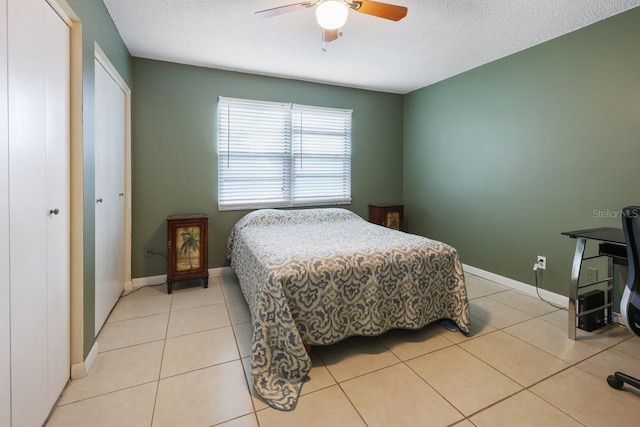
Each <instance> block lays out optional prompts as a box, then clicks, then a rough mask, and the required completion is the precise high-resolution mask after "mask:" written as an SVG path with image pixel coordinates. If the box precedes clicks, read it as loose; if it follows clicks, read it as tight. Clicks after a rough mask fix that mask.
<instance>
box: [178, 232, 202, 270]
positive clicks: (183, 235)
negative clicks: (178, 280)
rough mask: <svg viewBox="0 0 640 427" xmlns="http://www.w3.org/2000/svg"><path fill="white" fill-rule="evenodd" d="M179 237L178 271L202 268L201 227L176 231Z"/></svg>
mask: <svg viewBox="0 0 640 427" xmlns="http://www.w3.org/2000/svg"><path fill="white" fill-rule="evenodd" d="M176 233H177V234H178V235H179V236H180V237H179V240H178V241H179V242H180V244H179V246H178V260H177V261H178V262H177V264H178V266H177V267H178V271H185V270H193V269H198V268H200V257H199V256H198V254H199V252H200V227H181V228H178V229H177V230H176ZM192 255H193V256H192Z"/></svg>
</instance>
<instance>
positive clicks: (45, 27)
mask: <svg viewBox="0 0 640 427" xmlns="http://www.w3.org/2000/svg"><path fill="white" fill-rule="evenodd" d="M7 3H8V7H7V12H8V20H7V27H6V28H7V37H8V42H7V46H8V67H7V70H8V77H7V81H8V85H7V87H8V117H9V120H8V125H9V130H8V136H9V138H8V142H9V144H8V146H9V150H8V153H9V159H8V160H9V161H8V171H9V172H8V176H9V204H8V205H9V223H10V227H9V233H8V237H9V239H8V241H9V259H10V261H9V271H10V273H9V283H10V285H9V286H10V294H11V296H10V319H11V326H10V330H11V337H10V348H11V350H10V352H11V362H10V364H11V398H10V400H11V424H10V425H12V426H14V427H19V426H39V425H42V423H43V422H44V420H45V419H46V417H47V415H48V413H49V411H50V410H51V408H52V406H53V404H54V403H55V400H56V399H57V397H58V395H59V394H60V392H61V391H62V388H63V387H64V385H65V383H66V381H67V379H68V378H69V371H70V362H69V328H70V326H69V315H70V313H69V265H70V254H69V240H70V236H69V191H70V189H69V126H70V123H69V49H70V46H69V28H68V26H67V25H66V23H65V22H64V21H63V20H62V19H61V18H60V17H59V16H58V15H57V14H56V12H55V11H54V10H53V9H52V8H51V7H50V6H49V5H48V4H47V3H46V1H45V0H8V2H7ZM56 209H57V211H56ZM55 212H57V214H56V213H55Z"/></svg>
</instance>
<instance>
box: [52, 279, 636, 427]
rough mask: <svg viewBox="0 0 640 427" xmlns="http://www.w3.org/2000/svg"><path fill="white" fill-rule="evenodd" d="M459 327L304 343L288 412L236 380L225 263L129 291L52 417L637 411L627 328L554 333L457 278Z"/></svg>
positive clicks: (232, 307) (238, 338)
mask: <svg viewBox="0 0 640 427" xmlns="http://www.w3.org/2000/svg"><path fill="white" fill-rule="evenodd" d="M467 287H468V290H469V297H470V302H471V314H472V334H471V336H470V337H468V338H465V337H464V336H463V335H462V334H460V333H454V332H450V331H447V330H446V329H444V328H442V327H441V326H439V325H438V324H433V325H429V326H427V327H425V328H424V329H422V330H419V331H402V330H398V331H390V332H388V333H386V334H384V335H382V336H380V337H374V338H362V337H357V338H350V339H347V340H345V341H343V342H341V343H338V344H336V345H333V346H327V347H314V349H313V355H312V356H313V363H314V367H313V369H312V371H311V373H310V380H309V381H308V383H306V384H305V386H304V387H303V390H302V396H301V398H300V400H299V403H298V407H297V408H296V409H295V410H294V411H292V412H280V411H276V410H273V409H271V408H269V407H268V406H267V405H266V404H265V403H264V401H262V400H261V399H260V397H258V396H257V395H256V394H255V392H254V391H253V388H252V386H251V385H250V383H251V381H250V372H249V364H250V362H249V356H250V337H251V334H250V333H251V331H250V324H249V320H250V315H249V312H248V309H247V306H246V304H245V302H244V300H243V297H242V294H241V293H240V291H239V287H238V283H237V279H236V278H235V276H234V275H233V274H232V273H229V274H224V275H222V276H220V277H212V278H211V279H210V286H209V288H208V289H203V288H201V287H199V286H197V285H196V286H193V287H182V288H177V289H175V291H174V293H173V294H172V295H167V294H166V287H164V286H160V287H147V288H142V289H140V290H138V291H136V292H134V293H132V294H130V295H127V296H124V297H122V298H121V299H120V301H119V302H118V304H117V305H116V307H115V308H114V310H113V312H112V313H111V315H110V317H109V319H108V320H107V323H106V325H105V326H104V328H103V330H102V331H101V332H100V335H99V336H98V343H99V354H98V356H97V358H96V360H95V363H94V365H93V367H92V369H91V372H90V373H89V375H88V376H87V377H85V378H82V379H78V380H74V381H71V382H70V383H69V385H68V386H67V388H66V390H65V392H64V394H63V396H62V397H61V399H60V401H59V404H58V406H57V407H56V408H55V410H54V411H53V413H52V416H51V418H50V420H49V422H48V424H47V425H48V426H49V427H55V426H65V427H73V426H88V425H90V426H92V427H100V426H135V427H139V426H154V427H161V426H171V427H177V426H188V427H198V426H228V427H231V426H233V427H249V426H252V427H253V426H263V427H270V426H277V427H285V426H305V427H312V426H323V427H325V426H372V427H373V426H375V427H377V426H381V427H382V426H384V427H386V426H402V427H408V426H452V425H455V426H458V427H464V426H478V427H483V426H491V427H495V426H515V425H517V426H545V427H551V426H610V425H630V423H632V421H631V420H638V419H640V393H635V392H626V391H616V390H613V389H611V388H609V386H608V385H607V383H606V381H605V378H606V376H607V375H608V374H609V373H612V372H613V371H615V370H623V371H625V372H627V373H629V374H631V375H635V376H640V338H638V337H634V336H632V335H631V334H630V333H629V332H628V331H627V330H626V329H624V328H621V327H610V328H609V329H607V330H601V331H598V332H597V333H593V334H589V333H581V334H580V339H579V340H577V341H572V340H569V339H567V330H566V329H567V314H566V311H564V310H557V309H555V308H553V307H551V306H550V305H548V304H547V303H545V302H542V301H540V300H538V299H536V298H533V297H530V296H526V295H524V294H521V293H518V292H516V291H513V290H509V289H506V288H503V287H500V286H499V285H497V284H495V283H492V282H489V281H487V280H484V279H482V278H479V277H476V276H472V275H468V276H467Z"/></svg>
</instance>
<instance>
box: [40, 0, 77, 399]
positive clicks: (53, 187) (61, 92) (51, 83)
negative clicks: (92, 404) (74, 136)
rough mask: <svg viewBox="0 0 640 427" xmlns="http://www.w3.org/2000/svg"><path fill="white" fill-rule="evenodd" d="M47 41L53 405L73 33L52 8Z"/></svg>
mask: <svg viewBox="0 0 640 427" xmlns="http://www.w3.org/2000/svg"><path fill="white" fill-rule="evenodd" d="M45 21H46V22H45V26H46V30H47V39H46V41H45V42H46V47H45V50H46V55H47V56H46V82H45V83H46V94H45V97H46V111H45V116H46V171H47V210H48V211H47V297H48V300H47V305H48V307H49V311H48V319H47V326H48V343H47V346H48V358H49V359H48V360H49V381H48V382H49V386H48V401H49V407H51V406H53V405H54V404H55V402H56V400H57V399H58V396H59V395H60V393H61V392H62V389H63V388H64V386H65V384H66V383H67V380H68V379H69V377H70V354H69V353H70V347H71V342H70V337H71V331H70V312H71V307H70V286H69V284H70V282H71V278H70V254H71V245H70V235H71V228H70V210H71V201H70V187H71V183H70V171H71V165H70V159H71V157H70V148H71V147H70V140H71V135H70V127H69V124H70V109H71V107H70V82H69V76H70V62H71V60H70V51H69V46H70V31H69V27H68V26H67V25H66V24H65V23H64V22H63V21H62V20H61V19H60V17H58V15H56V14H55V13H54V12H53V10H51V9H49V10H48V11H47V13H46V16H45Z"/></svg>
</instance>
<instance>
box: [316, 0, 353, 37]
mask: <svg viewBox="0 0 640 427" xmlns="http://www.w3.org/2000/svg"><path fill="white" fill-rule="evenodd" d="M348 14H349V8H348V7H347V5H346V4H344V3H343V2H341V1H339V0H327V1H323V2H322V3H320V4H319V5H318V6H317V7H316V19H317V20H318V24H319V25H320V26H321V27H322V28H324V29H325V30H336V29H338V28H340V27H342V26H343V25H344V24H345V22H347V15H348Z"/></svg>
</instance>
